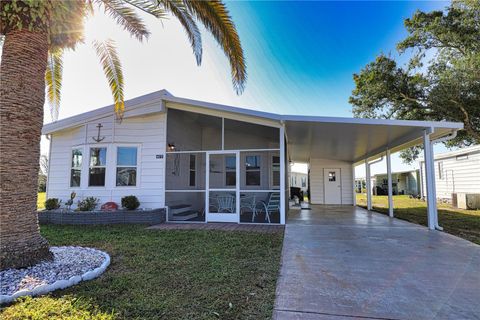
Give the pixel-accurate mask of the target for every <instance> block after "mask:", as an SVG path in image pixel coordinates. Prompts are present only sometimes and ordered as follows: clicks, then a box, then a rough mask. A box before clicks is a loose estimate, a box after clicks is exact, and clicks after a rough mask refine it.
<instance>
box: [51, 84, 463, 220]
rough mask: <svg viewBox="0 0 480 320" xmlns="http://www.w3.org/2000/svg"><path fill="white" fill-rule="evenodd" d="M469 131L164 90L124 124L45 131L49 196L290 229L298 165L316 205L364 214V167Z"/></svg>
mask: <svg viewBox="0 0 480 320" xmlns="http://www.w3.org/2000/svg"><path fill="white" fill-rule="evenodd" d="M461 128H462V125H461V124H459V123H451V122H424V121H402V120H400V121H397V120H385V119H353V118H336V117H317V116H296V115H291V116H290V115H279V114H273V113H267V112H260V111H254V110H248V109H240V108H234V107H230V106H225V105H219V104H214V103H208V102H202V101H197V100H191V99H185V98H179V97H175V96H173V95H171V94H170V93H168V91H166V90H161V91H157V92H154V93H151V94H147V95H144V96H141V97H138V98H134V99H132V100H129V101H126V102H125V114H124V118H123V120H122V121H117V120H116V117H115V114H114V112H113V107H112V106H107V107H104V108H100V109H96V110H93V111H89V112H85V113H82V114H79V115H77V116H73V117H70V118H67V119H63V120H59V121H56V122H53V123H50V124H47V125H45V126H44V128H43V134H45V135H47V137H48V139H50V156H49V159H50V166H49V173H48V175H49V177H48V185H47V196H48V197H50V198H59V199H61V200H64V201H65V200H66V199H68V198H69V196H70V193H71V192H73V191H75V192H76V193H77V199H82V198H84V197H87V196H94V197H97V198H99V199H100V202H101V203H104V202H107V201H114V202H116V203H120V200H121V197H122V196H125V195H136V196H137V197H138V198H139V200H140V203H141V208H164V207H167V208H168V215H167V216H168V220H169V221H172V220H175V221H201V222H215V221H223V222H237V223H248V222H250V223H251V222H254V223H265V222H270V223H280V224H284V223H285V219H286V211H287V208H288V198H289V195H288V192H289V182H290V177H289V174H290V173H289V169H290V168H289V165H288V164H289V163H290V162H291V161H292V162H302V163H308V165H309V169H310V175H309V179H310V181H309V183H308V182H307V185H308V184H309V185H310V194H311V199H310V200H311V203H313V204H336V205H355V197H354V196H353V195H354V181H355V177H354V167H355V165H357V164H359V163H364V162H365V160H366V159H367V160H369V161H371V160H374V159H376V158H378V157H380V156H382V155H383V154H384V153H385V151H386V150H387V148H389V149H390V150H391V152H396V151H399V150H401V149H404V148H407V147H410V146H413V145H418V144H420V143H422V142H424V141H425V143H429V141H433V140H435V139H439V138H442V137H445V136H448V135H452V134H453V133H454V132H455V131H457V130H459V129H461ZM432 208H433V207H432ZM432 210H433V209H432ZM429 214H430V213H429ZM432 217H433V214H432Z"/></svg>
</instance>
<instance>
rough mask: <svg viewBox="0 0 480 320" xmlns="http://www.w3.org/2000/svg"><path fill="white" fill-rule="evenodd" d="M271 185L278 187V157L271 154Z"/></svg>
mask: <svg viewBox="0 0 480 320" xmlns="http://www.w3.org/2000/svg"><path fill="white" fill-rule="evenodd" d="M272 187H280V157H279V156H272Z"/></svg>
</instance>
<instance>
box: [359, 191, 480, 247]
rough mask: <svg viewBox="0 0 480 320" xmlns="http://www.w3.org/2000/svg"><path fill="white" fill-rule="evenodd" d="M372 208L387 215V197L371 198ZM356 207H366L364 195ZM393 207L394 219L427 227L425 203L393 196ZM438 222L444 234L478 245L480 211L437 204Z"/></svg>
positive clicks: (405, 197)
mask: <svg viewBox="0 0 480 320" xmlns="http://www.w3.org/2000/svg"><path fill="white" fill-rule="evenodd" d="M372 200H373V203H372V204H373V208H374V210H376V211H378V212H380V213H388V197H387V196H373V199H372ZM357 205H359V206H363V207H366V205H367V200H366V195H365V194H357ZM393 206H394V208H395V210H394V215H395V217H396V218H399V219H403V220H407V221H410V222H413V223H417V224H421V225H424V226H426V225H427V203H426V202H425V201H422V200H418V199H410V198H409V197H408V196H394V197H393ZM438 220H439V224H440V226H442V227H443V228H444V231H445V232H448V233H450V234H453V235H455V236H458V237H461V238H464V239H466V240H469V241H472V242H474V243H477V244H480V210H462V209H457V208H452V207H451V206H450V205H449V204H440V203H439V204H438Z"/></svg>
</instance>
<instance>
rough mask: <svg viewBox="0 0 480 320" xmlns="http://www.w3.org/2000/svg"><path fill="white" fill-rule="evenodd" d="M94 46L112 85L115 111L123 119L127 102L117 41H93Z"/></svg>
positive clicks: (109, 83)
mask: <svg viewBox="0 0 480 320" xmlns="http://www.w3.org/2000/svg"><path fill="white" fill-rule="evenodd" d="M93 46H94V47H95V51H96V52H97V55H98V57H99V58H100V63H101V65H102V68H103V72H104V73H105V76H106V78H107V81H108V85H109V86H110V90H111V92H112V96H113V100H114V103H115V113H116V115H117V118H118V119H122V117H123V112H124V110H125V103H124V98H123V96H124V95H123V94H124V91H123V86H124V82H123V72H122V66H121V64H120V59H119V58H118V54H117V49H116V47H115V42H114V41H113V40H112V39H108V40H106V41H93Z"/></svg>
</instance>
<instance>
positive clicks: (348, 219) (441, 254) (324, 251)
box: [273, 206, 480, 320]
mask: <svg viewBox="0 0 480 320" xmlns="http://www.w3.org/2000/svg"><path fill="white" fill-rule="evenodd" d="M276 295H277V296H276V301H275V310H274V314H273V316H274V319H333V320H338V319H349V320H351V319H456V320H457V319H480V246H478V245H475V244H473V243H471V242H468V241H465V240H463V239H460V238H457V237H454V236H451V235H449V234H447V233H443V232H438V231H429V230H428V229H427V228H424V227H421V226H417V225H414V224H411V223H408V222H405V221H401V220H398V219H390V218H388V217H387V216H384V215H381V214H378V213H372V212H368V211H366V210H364V209H361V208H353V207H338V206H337V207H334V206H331V207H325V206H313V207H312V210H290V213H289V219H288V222H287V226H286V229H285V240H284V246H283V254H282V267H281V271H280V278H279V280H278V284H277V293H276Z"/></svg>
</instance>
